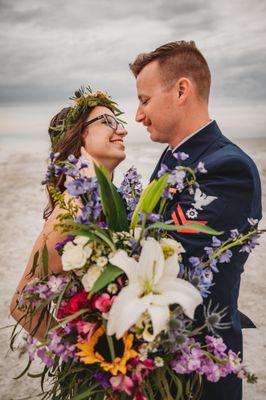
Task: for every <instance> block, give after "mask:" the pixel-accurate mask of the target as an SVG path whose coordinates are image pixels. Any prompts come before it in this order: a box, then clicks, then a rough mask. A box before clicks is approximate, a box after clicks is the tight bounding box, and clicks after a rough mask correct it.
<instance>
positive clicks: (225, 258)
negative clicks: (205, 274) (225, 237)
mask: <svg viewBox="0 0 266 400" xmlns="http://www.w3.org/2000/svg"><path fill="white" fill-rule="evenodd" d="M232 255H233V253H232V251H231V250H229V249H227V250H225V251H224V252H223V253H222V254H221V255H220V256H219V257H218V261H219V263H229V262H230V259H231V257H232Z"/></svg>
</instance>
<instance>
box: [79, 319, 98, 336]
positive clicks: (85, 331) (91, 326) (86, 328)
mask: <svg viewBox="0 0 266 400" xmlns="http://www.w3.org/2000/svg"><path fill="white" fill-rule="evenodd" d="M96 325H97V324H96V322H86V321H78V322H77V323H76V327H77V331H78V333H79V334H80V335H81V336H82V339H83V340H84V339H86V340H89V339H90V337H91V335H92V334H93V332H94V330H95V327H96Z"/></svg>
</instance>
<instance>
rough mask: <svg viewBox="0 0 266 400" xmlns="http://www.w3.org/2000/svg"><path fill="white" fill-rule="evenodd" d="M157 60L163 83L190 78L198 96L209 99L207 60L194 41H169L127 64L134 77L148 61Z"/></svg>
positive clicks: (171, 83)
mask: <svg viewBox="0 0 266 400" xmlns="http://www.w3.org/2000/svg"><path fill="white" fill-rule="evenodd" d="M154 60H157V61H158V63H159V66H160V70H161V76H162V81H163V83H164V84H165V85H166V86H167V87H168V86H169V87H171V86H172V85H174V84H175V82H176V81H177V80H178V79H179V78H181V77H187V78H188V79H191V80H192V81H193V82H194V83H195V86H196V90H197V93H198V96H199V97H200V98H202V99H203V100H205V101H207V102H208V100H209V94H210V86H211V73H210V69H209V66H208V64H207V61H206V60H205V58H204V57H203V55H202V54H201V52H200V51H199V49H198V48H197V46H196V44H195V42H193V41H190V42H186V41H184V40H180V41H178V42H170V43H167V44H164V45H162V46H160V47H158V48H157V49H155V50H154V51H151V52H150V53H141V54H139V55H138V56H137V58H136V59H135V61H134V62H133V63H131V64H129V66H130V69H131V71H132V72H133V74H134V76H135V78H136V77H137V76H138V74H139V73H140V71H141V70H142V69H143V68H144V67H145V66H146V65H147V64H149V63H150V62H152V61H154Z"/></svg>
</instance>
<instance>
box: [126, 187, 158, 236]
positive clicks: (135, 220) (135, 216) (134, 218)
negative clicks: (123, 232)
mask: <svg viewBox="0 0 266 400" xmlns="http://www.w3.org/2000/svg"><path fill="white" fill-rule="evenodd" d="M155 184H156V181H155V180H154V181H152V182H151V183H149V185H148V186H147V187H146V188H145V189H144V190H143V192H142V194H141V196H140V199H139V201H138V204H137V206H136V208H135V211H134V213H133V215H132V218H131V224H130V228H132V229H134V228H135V226H136V225H137V223H138V220H139V213H140V212H141V211H142V210H143V204H144V201H145V197H146V195H147V193H148V192H149V190H151V188H152V187H153V186H154V185H155Z"/></svg>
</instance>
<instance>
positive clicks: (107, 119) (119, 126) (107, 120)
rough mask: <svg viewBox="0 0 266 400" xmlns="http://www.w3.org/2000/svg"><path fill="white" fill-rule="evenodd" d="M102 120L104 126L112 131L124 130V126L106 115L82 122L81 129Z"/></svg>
mask: <svg viewBox="0 0 266 400" xmlns="http://www.w3.org/2000/svg"><path fill="white" fill-rule="evenodd" d="M102 119H103V120H104V121H105V123H106V125H107V126H109V128H111V129H113V130H114V131H117V130H118V129H125V128H124V125H123V124H122V123H121V122H118V121H117V119H116V118H115V117H113V116H112V115H108V114H101V115H99V116H98V117H96V118H93V119H91V120H90V121H86V122H84V124H83V127H84V128H85V127H86V126H88V125H91V124H93V123H94V122H96V121H99V120H102Z"/></svg>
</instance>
